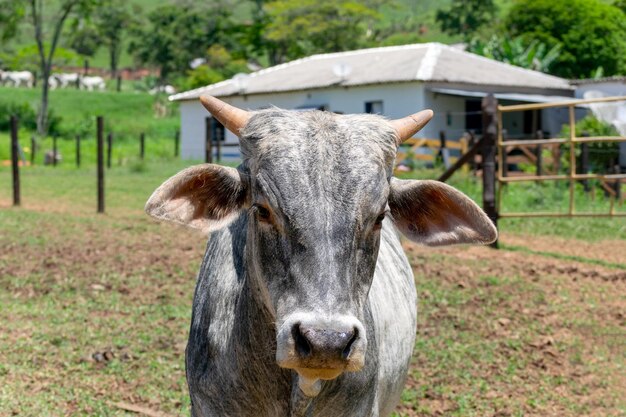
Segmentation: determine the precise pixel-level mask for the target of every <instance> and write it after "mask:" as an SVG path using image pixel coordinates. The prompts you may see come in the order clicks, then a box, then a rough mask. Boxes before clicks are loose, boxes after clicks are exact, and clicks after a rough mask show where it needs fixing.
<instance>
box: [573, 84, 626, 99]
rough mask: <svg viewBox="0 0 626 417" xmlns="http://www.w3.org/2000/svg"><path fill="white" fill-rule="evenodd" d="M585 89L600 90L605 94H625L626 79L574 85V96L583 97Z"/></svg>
mask: <svg viewBox="0 0 626 417" xmlns="http://www.w3.org/2000/svg"><path fill="white" fill-rule="evenodd" d="M587 91H600V92H602V93H604V94H605V95H606V96H626V81H607V82H599V83H590V84H582V85H578V86H576V97H577V98H583V96H584V94H585V93H586V92H587Z"/></svg>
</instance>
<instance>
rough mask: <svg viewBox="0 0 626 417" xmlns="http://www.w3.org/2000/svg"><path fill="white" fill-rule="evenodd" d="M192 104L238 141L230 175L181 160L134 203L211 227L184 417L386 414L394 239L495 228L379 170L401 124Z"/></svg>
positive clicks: (400, 352) (398, 259)
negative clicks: (188, 414)
mask: <svg viewBox="0 0 626 417" xmlns="http://www.w3.org/2000/svg"><path fill="white" fill-rule="evenodd" d="M200 100H201V102H202V104H203V105H204V106H205V107H206V109H207V110H208V111H209V112H210V113H211V114H212V115H213V117H215V118H216V119H217V120H219V121H220V122H221V123H222V124H223V125H224V126H225V127H226V128H227V129H229V130H230V131H231V132H233V133H235V134H236V135H237V136H239V138H240V146H241V152H242V163H241V165H239V167H238V168H230V167H225V166H220V165H214V164H204V165H197V166H193V167H190V168H187V169H185V170H183V171H181V172H180V173H178V174H176V175H174V176H173V177H172V178H170V179H169V180H167V181H165V182H164V183H163V184H162V185H161V186H160V187H159V188H157V189H156V191H155V192H154V193H153V194H152V196H151V197H150V198H149V200H148V201H147V203H146V207H145V209H146V212H147V213H148V214H149V215H151V216H153V217H155V218H157V219H160V220H165V221H170V222H174V223H177V224H181V225H185V226H189V227H191V228H195V229H199V230H201V231H203V232H204V233H207V234H209V240H208V244H207V248H206V253H205V255H204V259H203V262H202V265H201V267H200V272H199V274H198V279H197V283H196V290H195V295H194V301H193V306H192V319H191V327H190V333H189V339H188V343H187V349H186V373H187V382H188V386H189V392H190V396H191V408H192V416H194V417H200V416H233V417H234V416H237V417H253V416H254V417H275V416H291V417H295V416H302V417H304V416H306V417H320V416H329V417H355V416H358V417H378V416H388V415H389V414H390V413H391V412H392V410H393V409H394V406H395V404H396V402H397V401H398V399H399V396H400V394H401V392H402V389H403V385H404V383H405V379H406V375H407V372H408V369H409V363H410V360H411V354H412V351H413V347H414V342H415V334H416V331H415V330H416V315H417V311H416V309H417V307H416V305H417V295H416V288H415V283H414V278H413V273H412V270H411V266H410V264H409V262H408V260H407V258H406V256H405V254H404V252H403V249H402V246H401V242H400V239H399V233H402V234H404V235H405V236H406V237H407V238H409V239H410V240H412V241H415V242H419V243H421V244H424V245H428V246H440V245H449V244H458V243H480V244H486V243H490V242H492V241H494V239H496V236H497V232H496V229H495V227H494V225H493V223H492V222H491V221H490V220H489V218H488V217H487V216H486V215H485V213H484V212H483V211H482V210H481V209H480V208H479V207H478V206H477V205H476V204H475V203H474V202H472V201H471V200H470V199H469V198H468V197H466V196H465V195H464V194H462V193H461V192H459V191H457V190H456V189H454V188H452V187H450V186H448V185H446V184H443V183H440V182H436V181H418V180H399V179H396V178H394V177H393V176H392V174H393V168H394V161H395V156H396V151H397V147H398V146H399V144H400V143H401V142H402V141H403V140H406V139H407V138H410V137H412V136H413V135H414V134H415V133H416V132H417V131H419V130H420V129H421V128H422V127H423V126H424V125H425V124H426V123H427V122H428V121H429V120H430V118H431V117H432V115H433V113H432V111H430V110H424V111H421V112H419V113H416V114H413V115H411V116H408V117H406V118H403V119H398V120H392V121H390V120H387V119H385V118H383V117H382V116H378V115H371V114H368V115H339V114H334V113H331V112H323V111H317V110H316V111H305V112H299V111H289V110H282V109H278V108H275V107H273V108H269V109H265V110H258V111H250V112H248V111H245V110H242V109H238V108H236V107H233V106H231V105H229V104H227V103H225V102H223V101H221V100H219V99H217V98H215V97H210V96H203V97H201V99H200Z"/></svg>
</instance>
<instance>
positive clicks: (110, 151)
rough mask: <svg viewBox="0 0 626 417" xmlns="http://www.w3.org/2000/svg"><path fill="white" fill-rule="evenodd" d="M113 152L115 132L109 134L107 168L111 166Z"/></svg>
mask: <svg viewBox="0 0 626 417" xmlns="http://www.w3.org/2000/svg"><path fill="white" fill-rule="evenodd" d="M112 152H113V133H111V132H109V134H108V135H107V168H111V153H112Z"/></svg>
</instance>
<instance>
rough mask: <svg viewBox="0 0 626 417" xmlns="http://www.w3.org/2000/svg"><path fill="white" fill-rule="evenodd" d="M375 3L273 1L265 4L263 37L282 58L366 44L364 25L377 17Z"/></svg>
mask: <svg viewBox="0 0 626 417" xmlns="http://www.w3.org/2000/svg"><path fill="white" fill-rule="evenodd" d="M375 4H377V2H369V3H368V2H364V1H360V2H357V1H345V0H344V1H341V0H276V1H272V2H269V3H267V4H266V5H265V7H266V10H267V14H268V17H269V23H268V25H267V29H266V37H267V39H269V40H271V41H274V42H276V44H277V45H278V47H279V48H280V49H281V52H282V56H283V59H285V58H288V59H293V58H299V57H302V56H306V55H310V54H313V53H319V52H337V51H345V50H350V49H356V48H359V47H361V46H363V45H364V44H365V43H366V38H367V32H368V27H369V26H370V25H371V24H373V23H374V22H376V21H378V20H379V19H380V18H381V15H380V14H379V13H378V12H377V11H376V10H375V9H374V8H373V7H372V6H373V5H375Z"/></svg>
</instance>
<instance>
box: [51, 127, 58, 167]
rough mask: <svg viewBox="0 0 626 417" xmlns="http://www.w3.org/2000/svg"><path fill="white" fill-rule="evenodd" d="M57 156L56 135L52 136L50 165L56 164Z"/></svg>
mask: <svg viewBox="0 0 626 417" xmlns="http://www.w3.org/2000/svg"><path fill="white" fill-rule="evenodd" d="M58 157H59V152H58V148H57V135H54V136H52V166H53V167H55V166H57V158H58Z"/></svg>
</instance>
